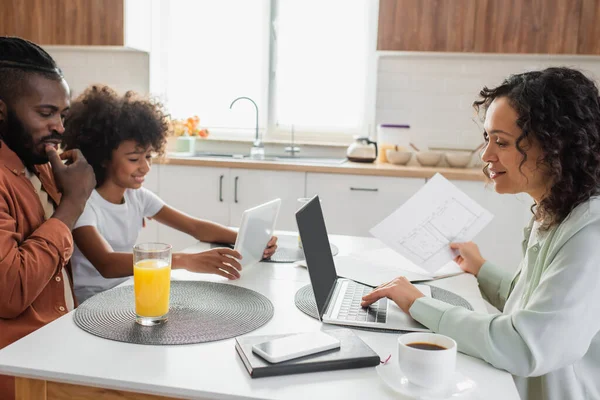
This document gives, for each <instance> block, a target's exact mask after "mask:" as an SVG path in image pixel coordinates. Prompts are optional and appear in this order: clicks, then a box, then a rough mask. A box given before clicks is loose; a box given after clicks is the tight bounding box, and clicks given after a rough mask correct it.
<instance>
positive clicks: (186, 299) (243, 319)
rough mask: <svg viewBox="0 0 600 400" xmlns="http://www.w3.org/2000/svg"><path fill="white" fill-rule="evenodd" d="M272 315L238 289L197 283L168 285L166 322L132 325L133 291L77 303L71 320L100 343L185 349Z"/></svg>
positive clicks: (253, 295)
mask: <svg viewBox="0 0 600 400" xmlns="http://www.w3.org/2000/svg"><path fill="white" fill-rule="evenodd" d="M272 316H273V304H272V303H271V302H270V301H269V299H267V298H266V297H265V296H263V295H262V294H260V293H257V292H255V291H253V290H250V289H246V288H242V287H239V286H233V285H228V284H224V283H214V282H202V281H172V282H171V301H170V308H169V317H168V321H167V322H166V323H164V324H161V325H157V326H151V327H147V326H140V325H138V324H136V323H135V306H134V294H133V286H124V287H118V288H114V289H111V290H108V291H106V292H103V293H99V294H97V295H96V296H94V297H91V298H90V299H89V300H87V301H85V302H84V303H83V304H81V305H80V306H79V307H78V308H77V309H76V311H75V315H74V320H75V323H76V324H77V326H79V327H80V328H81V329H83V330H85V331H87V332H89V333H91V334H93V335H96V336H100V337H102V338H105V339H111V340H117V341H120V342H128V343H137V344H152V345H161V344H190V343H202V342H211V341H214V340H222V339H229V338H232V337H235V336H239V335H243V334H244V333H248V332H251V331H253V330H255V329H257V328H259V327H261V326H262V325H264V324H266V323H267V322H268V321H269V320H270V319H271V317H272Z"/></svg>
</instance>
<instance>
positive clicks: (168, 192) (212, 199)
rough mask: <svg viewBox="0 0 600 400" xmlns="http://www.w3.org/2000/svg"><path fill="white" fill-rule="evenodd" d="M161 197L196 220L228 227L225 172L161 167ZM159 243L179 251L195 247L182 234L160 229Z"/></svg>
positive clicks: (175, 166)
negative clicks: (166, 244) (199, 219)
mask: <svg viewBox="0 0 600 400" xmlns="http://www.w3.org/2000/svg"><path fill="white" fill-rule="evenodd" d="M159 180H160V197H161V198H162V199H163V200H164V201H165V203H166V204H168V205H169V206H171V207H173V208H176V209H178V210H179V211H183V212H184V213H186V214H189V215H192V216H194V217H197V218H201V219H206V220H209V221H213V222H218V223H220V224H223V225H229V198H230V197H231V195H230V193H229V192H228V191H227V190H228V189H227V188H229V187H230V186H231V185H230V182H229V169H228V168H211V167H195V166H182V165H168V164H163V165H161V166H160V170H159ZM158 236H159V240H160V241H161V242H165V243H169V244H171V245H172V246H173V250H175V251H178V250H181V249H183V248H185V247H188V246H191V245H192V244H194V243H196V240H195V239H194V238H192V237H191V236H188V235H186V234H185V233H183V232H179V231H176V230H174V229H171V228H169V227H166V226H164V225H160V226H159V230H158Z"/></svg>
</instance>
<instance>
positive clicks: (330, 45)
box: [151, 0, 377, 142]
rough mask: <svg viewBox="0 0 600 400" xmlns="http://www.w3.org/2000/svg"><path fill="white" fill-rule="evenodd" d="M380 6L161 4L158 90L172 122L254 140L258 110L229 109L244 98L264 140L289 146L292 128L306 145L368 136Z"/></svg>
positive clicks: (237, 1)
mask: <svg viewBox="0 0 600 400" xmlns="http://www.w3.org/2000/svg"><path fill="white" fill-rule="evenodd" d="M376 3H377V2H375V1H372V0H357V1H351V2H349V1H345V0H327V1H319V0H279V1H278V0H251V1H250V0H220V1H214V0H170V1H163V2H162V3H161V6H160V11H159V14H160V16H159V18H158V19H159V20H160V25H161V26H160V28H161V29H160V30H159V31H160V32H161V34H160V38H158V39H157V40H154V42H159V43H158V44H156V43H153V53H154V54H156V52H157V50H158V54H159V56H160V59H161V60H160V62H158V63H156V62H155V63H152V61H151V63H152V64H151V65H153V66H155V67H154V68H153V69H152V71H153V72H152V73H151V74H152V79H153V81H154V82H156V81H157V78H156V77H157V76H160V78H159V79H158V81H159V82H160V84H158V85H154V87H155V88H157V87H159V89H158V92H159V93H162V95H163V98H164V100H165V102H166V104H167V107H168V109H169V110H170V112H171V114H172V115H173V116H174V117H176V118H181V117H187V116H191V115H198V116H199V117H200V120H201V125H202V126H203V127H208V128H209V129H210V130H211V132H212V137H213V138H218V137H223V138H224V137H226V136H227V137H236V138H246V139H249V140H250V139H253V135H254V123H255V109H254V106H253V105H252V104H251V103H250V102H248V101H240V102H238V103H236V104H235V106H234V107H233V109H231V110H230V109H229V105H230V103H231V102H232V101H233V100H234V99H235V98H237V97H240V96H246V97H250V98H252V99H253V100H254V101H255V102H256V104H257V105H258V107H259V126H260V129H261V130H262V131H263V132H266V133H265V134H264V135H263V138H264V139H267V140H269V139H273V140H277V139H281V140H288V139H289V135H290V129H291V126H292V125H294V129H295V132H296V136H297V139H299V140H302V139H305V140H310V141H325V142H335V141H338V142H339V141H340V140H341V141H346V142H347V141H348V139H349V138H350V137H351V135H353V134H357V133H364V132H365V131H366V126H367V121H368V120H369V118H370V116H369V111H368V109H367V103H370V104H374V103H373V102H372V101H370V102H369V96H368V95H369V90H370V86H369V83H368V81H367V79H366V78H365V77H366V76H372V77H373V79H374V76H373V71H372V70H370V69H369V68H373V65H374V56H375V41H376V40H375V33H374V29H373V28H375V29H376V26H375V25H376V21H377V16H376V15H375V12H376V11H374V10H373V9H372V8H374V7H373V4H376ZM156 32H157V30H154V32H153V38H155V37H156V36H157V34H156ZM153 57H154V58H155V59H156V56H153ZM373 85H374V83H373ZM153 91H154V92H156V90H153ZM373 92H374V90H373ZM267 127H268V129H266V128H267Z"/></svg>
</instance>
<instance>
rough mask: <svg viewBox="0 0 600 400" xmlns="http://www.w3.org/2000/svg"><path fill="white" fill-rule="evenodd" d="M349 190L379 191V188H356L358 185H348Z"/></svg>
mask: <svg viewBox="0 0 600 400" xmlns="http://www.w3.org/2000/svg"><path fill="white" fill-rule="evenodd" d="M350 190H353V191H357V192H379V189H377V188H358V187H352V186H350Z"/></svg>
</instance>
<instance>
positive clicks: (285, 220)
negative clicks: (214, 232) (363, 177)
mask: <svg viewBox="0 0 600 400" xmlns="http://www.w3.org/2000/svg"><path fill="white" fill-rule="evenodd" d="M304 181H305V173H304V172H287V171H264V170H244V169H237V168H212V167H194V166H180V165H167V164H164V165H161V166H160V171H159V182H160V196H161V198H162V199H163V200H164V201H165V202H166V203H167V204H168V205H170V206H172V207H174V208H176V209H178V210H180V211H183V212H185V213H187V214H190V215H192V216H194V217H197V218H201V219H206V220H209V221H213V222H217V223H220V224H223V225H227V226H235V227H237V226H239V224H240V222H241V217H242V213H243V212H244V210H246V209H248V208H251V207H255V206H257V205H260V204H262V203H265V202H267V201H269V200H273V199H274V198H281V200H282V205H281V209H280V212H279V217H278V220H277V226H276V229H281V230H296V229H297V228H296V222H295V216H294V213H295V211H296V208H297V199H298V198H299V197H304ZM158 238H159V241H161V242H166V243H172V244H173V245H174V246H173V248H174V250H179V249H182V248H184V247H187V246H190V245H192V244H193V243H195V239H194V238H192V237H190V236H188V235H186V234H184V233H181V232H178V231H176V230H174V229H171V228H169V227H166V226H164V225H161V226H160V227H159V230H158Z"/></svg>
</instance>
